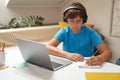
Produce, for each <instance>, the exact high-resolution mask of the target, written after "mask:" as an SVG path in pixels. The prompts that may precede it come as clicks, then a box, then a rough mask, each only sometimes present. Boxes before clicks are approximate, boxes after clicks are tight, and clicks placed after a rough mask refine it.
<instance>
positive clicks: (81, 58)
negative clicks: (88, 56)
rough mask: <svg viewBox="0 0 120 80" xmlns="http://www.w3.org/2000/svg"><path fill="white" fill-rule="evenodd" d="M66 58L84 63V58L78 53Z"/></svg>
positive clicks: (69, 54) (70, 54)
mask: <svg viewBox="0 0 120 80" xmlns="http://www.w3.org/2000/svg"><path fill="white" fill-rule="evenodd" d="M66 58H67V59H69V60H72V61H75V62H77V61H84V57H83V56H81V55H80V54H77V53H68V54H66Z"/></svg>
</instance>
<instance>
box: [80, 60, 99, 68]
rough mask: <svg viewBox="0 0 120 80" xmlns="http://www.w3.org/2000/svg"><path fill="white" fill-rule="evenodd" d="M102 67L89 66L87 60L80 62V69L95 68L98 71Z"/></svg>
mask: <svg viewBox="0 0 120 80" xmlns="http://www.w3.org/2000/svg"><path fill="white" fill-rule="evenodd" d="M100 67H101V66H100V65H96V66H89V65H87V64H86V60H84V62H79V68H91V69H92V68H93V69H97V68H100Z"/></svg>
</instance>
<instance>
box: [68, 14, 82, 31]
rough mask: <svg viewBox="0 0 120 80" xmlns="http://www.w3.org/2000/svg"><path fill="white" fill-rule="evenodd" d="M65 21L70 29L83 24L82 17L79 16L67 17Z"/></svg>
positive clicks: (78, 27)
mask: <svg viewBox="0 0 120 80" xmlns="http://www.w3.org/2000/svg"><path fill="white" fill-rule="evenodd" d="M67 22H68V25H69V26H70V27H71V28H72V29H80V28H81V26H82V24H83V18H80V17H79V16H77V17H76V18H74V19H70V18H68V19H67Z"/></svg>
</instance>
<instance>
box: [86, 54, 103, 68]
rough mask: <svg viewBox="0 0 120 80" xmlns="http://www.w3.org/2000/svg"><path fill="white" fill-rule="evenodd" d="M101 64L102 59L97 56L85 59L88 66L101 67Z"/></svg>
mask: <svg viewBox="0 0 120 80" xmlns="http://www.w3.org/2000/svg"><path fill="white" fill-rule="evenodd" d="M103 62H104V61H103V59H102V58H101V57H99V56H92V57H91V58H89V59H86V64H88V65H90V66H95V65H101V64H102V63H103Z"/></svg>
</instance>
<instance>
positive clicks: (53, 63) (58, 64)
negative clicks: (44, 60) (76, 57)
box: [52, 62, 63, 68]
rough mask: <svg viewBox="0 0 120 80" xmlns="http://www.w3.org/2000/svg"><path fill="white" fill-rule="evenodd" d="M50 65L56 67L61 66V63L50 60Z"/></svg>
mask: <svg viewBox="0 0 120 80" xmlns="http://www.w3.org/2000/svg"><path fill="white" fill-rule="evenodd" d="M52 65H53V68H57V67H60V66H62V65H63V64H60V63H56V62H52Z"/></svg>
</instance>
